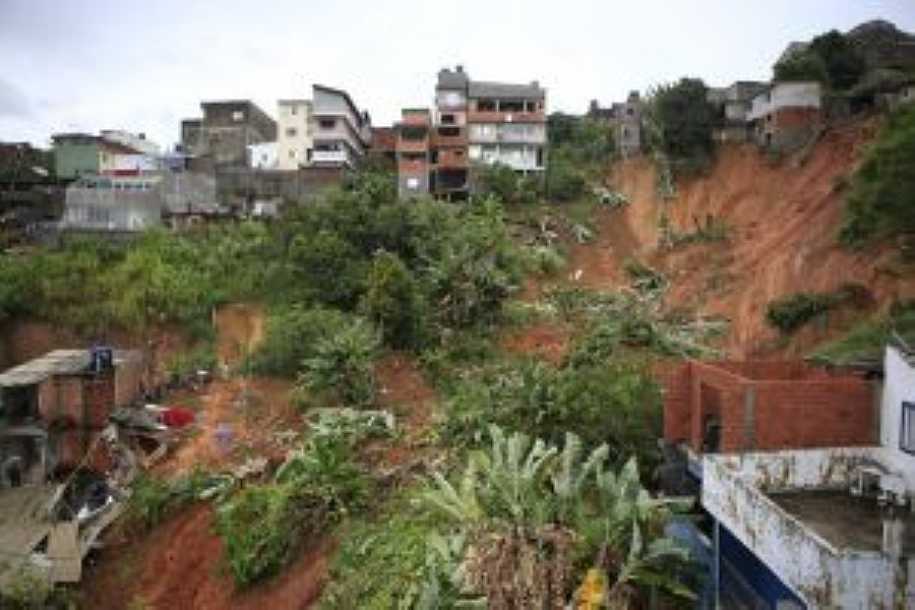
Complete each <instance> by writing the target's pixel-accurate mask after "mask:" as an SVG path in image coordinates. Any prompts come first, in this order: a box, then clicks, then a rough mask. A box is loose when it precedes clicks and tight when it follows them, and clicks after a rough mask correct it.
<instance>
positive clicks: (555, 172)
mask: <svg viewBox="0 0 915 610" xmlns="http://www.w3.org/2000/svg"><path fill="white" fill-rule="evenodd" d="M586 184H587V183H586V181H585V177H584V175H583V174H582V173H581V171H579V170H578V169H576V167H575V165H574V163H573V162H572V161H571V160H569V159H567V158H566V157H564V156H563V155H561V154H553V155H552V156H551V157H550V163H549V166H547V177H546V190H547V195H548V197H549V199H550V200H551V201H558V202H568V201H574V200H576V199H578V198H580V197H581V196H582V195H584V193H585V187H586Z"/></svg>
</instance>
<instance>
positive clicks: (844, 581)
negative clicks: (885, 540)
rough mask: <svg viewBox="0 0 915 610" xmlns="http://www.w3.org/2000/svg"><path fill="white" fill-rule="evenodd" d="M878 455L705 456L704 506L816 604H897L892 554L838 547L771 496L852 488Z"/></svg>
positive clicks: (819, 452)
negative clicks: (853, 477)
mask: <svg viewBox="0 0 915 610" xmlns="http://www.w3.org/2000/svg"><path fill="white" fill-rule="evenodd" d="M872 459H874V455H873V452H872V450H871V449H867V448H860V449H852V448H848V449H846V448H843V449H829V450H811V451H784V452H778V453H777V454H772V453H748V454H742V455H735V456H705V458H704V459H703V481H702V505H703V507H704V508H705V509H706V510H707V511H708V512H709V513H710V514H711V515H712V516H713V517H714V518H715V519H716V520H717V521H718V522H720V524H721V525H722V526H724V527H726V528H727V529H728V530H729V531H730V532H732V533H733V534H734V535H735V536H736V537H737V538H738V539H739V540H740V541H741V542H742V543H743V544H744V545H745V546H747V548H749V549H750V550H751V551H752V552H753V553H754V554H755V555H756V556H757V557H758V558H759V559H760V560H761V561H762V562H763V563H765V564H766V565H767V566H768V567H769V568H770V569H771V570H772V571H773V572H775V573H776V574H777V575H778V576H779V578H780V579H781V580H782V581H783V582H784V583H785V584H786V585H788V587H789V588H791V590H792V591H794V592H795V593H796V594H797V595H798V596H799V597H801V598H802V599H803V600H804V601H805V602H806V603H807V605H808V607H809V608H811V609H814V608H824V609H827V608H828V609H834V608H835V609H838V608H843V609H844V608H855V609H867V608H873V609H878V608H879V609H884V608H887V609H888V608H894V607H896V606H894V595H895V592H896V576H897V574H896V571H895V566H894V565H893V562H892V561H891V560H890V559H888V558H887V557H886V556H884V555H883V554H882V553H880V552H860V551H840V550H838V549H835V548H833V547H832V546H831V545H830V544H829V543H828V542H827V541H825V540H824V539H822V538H821V537H819V536H817V535H816V534H815V533H813V532H812V531H811V530H810V529H809V528H808V527H806V526H805V525H804V524H803V523H802V522H800V521H798V520H797V519H796V518H795V517H793V516H792V515H790V514H788V513H787V512H786V511H785V510H784V509H782V508H781V507H780V506H778V505H777V504H776V503H775V502H773V501H772V500H771V499H770V498H769V497H768V496H767V495H766V493H764V492H772V491H787V490H801V489H821V488H846V487H847V485H848V483H849V481H850V474H851V472H852V470H854V469H855V468H856V467H858V466H859V465H862V464H864V463H867V462H868V460H872Z"/></svg>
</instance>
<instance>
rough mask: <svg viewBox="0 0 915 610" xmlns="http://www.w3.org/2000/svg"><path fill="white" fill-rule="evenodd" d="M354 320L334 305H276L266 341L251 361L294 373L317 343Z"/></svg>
mask: <svg viewBox="0 0 915 610" xmlns="http://www.w3.org/2000/svg"><path fill="white" fill-rule="evenodd" d="M352 323H353V318H352V316H348V315H347V314H345V313H341V312H339V311H336V310H333V309H324V308H320V307H318V308H311V309H309V308H305V307H301V306H297V305H293V306H291V307H275V308H273V309H272V310H271V311H270V313H269V315H268V317H267V324H266V332H265V334H264V341H263V343H261V345H260V346H259V347H258V349H257V352H255V354H253V356H252V357H251V361H250V363H249V365H250V366H251V367H252V369H253V370H254V371H256V372H259V373H266V374H271V375H283V376H286V377H292V376H294V375H295V374H296V373H297V372H298V371H299V370H300V369H301V366H302V361H304V360H305V359H306V358H310V357H312V356H313V355H314V350H315V348H316V345H317V344H318V343H319V342H320V341H321V340H324V339H326V338H328V337H332V336H334V335H336V334H337V333H339V332H341V331H343V330H344V329H346V328H348V327H350V326H351V325H352Z"/></svg>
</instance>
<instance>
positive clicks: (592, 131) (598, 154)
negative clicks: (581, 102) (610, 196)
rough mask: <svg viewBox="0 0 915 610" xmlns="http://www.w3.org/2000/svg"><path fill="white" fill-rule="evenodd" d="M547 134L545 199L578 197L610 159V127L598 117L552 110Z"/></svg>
mask: <svg viewBox="0 0 915 610" xmlns="http://www.w3.org/2000/svg"><path fill="white" fill-rule="evenodd" d="M547 133H548V135H549V141H550V155H549V160H548V166H547V175H546V189H547V199H549V200H550V201H554V202H560V203H565V202H571V201H575V200H578V199H580V198H581V197H582V196H583V195H584V194H585V191H586V187H587V184H588V182H589V181H592V182H593V181H595V180H597V179H598V178H600V177H602V175H603V171H604V169H605V167H606V164H607V163H608V162H609V161H610V160H612V159H613V156H614V152H615V149H614V143H613V135H612V133H611V131H610V128H609V127H608V126H607V125H606V124H603V123H602V122H600V121H598V120H594V119H590V118H587V117H585V118H580V117H574V116H570V115H567V114H563V113H561V112H555V113H553V114H551V115H550V116H549V118H548V122H547Z"/></svg>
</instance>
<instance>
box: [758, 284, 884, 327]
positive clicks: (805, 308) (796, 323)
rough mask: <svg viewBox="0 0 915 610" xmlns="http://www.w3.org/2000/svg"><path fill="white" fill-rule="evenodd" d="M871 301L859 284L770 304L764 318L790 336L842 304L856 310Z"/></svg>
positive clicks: (868, 291)
mask: <svg viewBox="0 0 915 610" xmlns="http://www.w3.org/2000/svg"><path fill="white" fill-rule="evenodd" d="M872 302H873V296H872V295H871V292H870V290H868V289H867V287H865V286H862V285H860V284H843V285H842V286H840V287H839V288H838V289H837V290H836V291H834V292H827V293H810V292H798V293H796V294H792V295H788V296H785V297H782V298H780V299H776V300H775V301H772V302H771V303H769V305H768V307H767V308H766V319H767V320H768V321H769V323H770V324H772V326H774V327H776V328H777V329H779V330H780V331H782V332H783V333H792V332H794V331H796V330H797V329H798V328H800V327H802V326H804V325H805V324H807V322H809V321H810V320H812V319H814V318H816V317H817V316H819V315H821V314H823V313H825V312H827V311H829V310H830V309H834V308H836V307H839V306H841V305H844V304H848V303H851V304H854V305H857V306H859V307H863V306H867V305H869V304H871V303H872Z"/></svg>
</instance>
